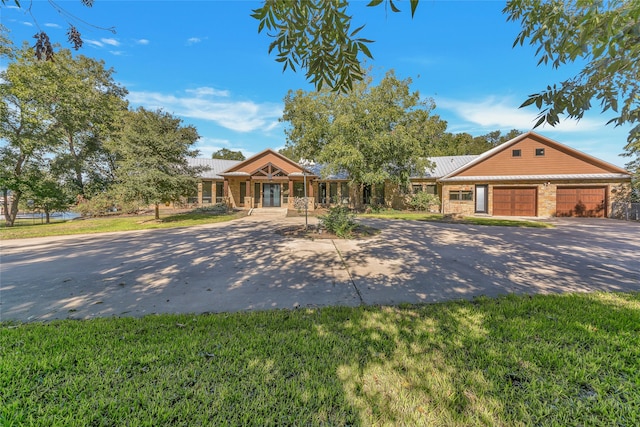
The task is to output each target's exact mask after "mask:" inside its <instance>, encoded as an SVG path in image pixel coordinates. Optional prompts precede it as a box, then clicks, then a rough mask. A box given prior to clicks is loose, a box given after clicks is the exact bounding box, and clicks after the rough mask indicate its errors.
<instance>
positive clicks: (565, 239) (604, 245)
mask: <svg viewBox="0 0 640 427" xmlns="http://www.w3.org/2000/svg"><path fill="white" fill-rule="evenodd" d="M302 221H303V219H302V218H286V219H276V220H272V221H269V222H265V220H264V219H263V218H252V217H247V218H243V219H240V220H236V221H233V222H230V223H222V224H212V225H208V226H199V227H193V228H182V229H167V230H146V231H138V232H125V233H109V234H97V235H82V236H66V237H62V238H47V239H26V240H9V241H2V242H0V245H1V247H2V257H1V258H0V263H1V265H0V320H3V321H7V320H18V321H35V320H51V319H60V318H82V319H85V318H92V317H97V316H142V315H146V314H151V313H177V312H180V313H191V312H193V313H202V312H225V311H239V310H257V309H272V308H289V309H290V308H297V307H315V306H326V305H350V306H356V305H359V304H398V303H402V302H410V303H420V302H434V301H444V300H451V299H460V298H467V299H468V298H472V297H474V296H479V295H487V296H496V295H501V294H506V293H549V292H582V291H593V290H608V291H632V290H633V291H640V224H638V223H628V222H622V221H614V220H602V219H598V220H596V219H593V220H591V219H566V220H560V219H558V220H555V222H556V224H557V228H555V229H532V228H511V227H486V226H469V225H461V224H443V223H428V222H418V221H395V220H364V221H363V222H365V223H367V224H369V225H371V226H374V227H376V228H379V229H381V230H382V232H381V233H380V234H379V235H378V236H376V237H374V238H370V239H363V240H315V241H310V240H305V239H294V238H288V237H283V236H281V235H279V234H276V233H275V232H274V229H275V228H279V227H283V226H285V225H287V224H290V223H291V222H302Z"/></svg>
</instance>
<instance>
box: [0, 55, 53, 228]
mask: <svg viewBox="0 0 640 427" xmlns="http://www.w3.org/2000/svg"><path fill="white" fill-rule="evenodd" d="M14 54H15V57H14V61H13V62H11V63H10V64H9V65H8V66H7V68H6V69H5V70H3V71H0V139H2V140H3V141H4V144H3V145H2V147H0V188H2V189H3V191H4V192H6V193H8V192H9V191H10V192H11V195H12V197H11V203H10V204H9V202H8V198H7V197H5V198H4V211H5V222H6V224H7V225H8V226H11V225H13V223H14V221H15V217H16V215H17V212H18V206H19V204H20V201H21V199H22V196H23V194H24V193H25V192H27V191H28V190H29V188H30V187H32V184H33V183H34V182H35V181H36V180H37V179H38V176H37V174H36V173H35V172H37V171H39V165H41V164H42V163H43V162H44V158H45V155H46V154H47V153H48V152H49V151H50V150H51V148H52V147H55V146H56V145H58V144H59V136H60V132H59V129H57V128H56V127H55V126H54V125H53V124H54V123H55V121H54V119H53V117H52V115H51V109H50V106H49V105H48V104H47V103H46V102H44V101H43V99H42V96H40V93H41V92H45V93H46V92H50V89H51V86H50V84H49V83H48V82H47V79H46V76H48V75H50V74H51V72H52V68H53V64H52V63H50V62H47V63H42V62H40V61H35V60H34V57H33V52H32V51H31V50H30V49H22V50H20V51H18V52H14ZM38 83H41V84H38Z"/></svg>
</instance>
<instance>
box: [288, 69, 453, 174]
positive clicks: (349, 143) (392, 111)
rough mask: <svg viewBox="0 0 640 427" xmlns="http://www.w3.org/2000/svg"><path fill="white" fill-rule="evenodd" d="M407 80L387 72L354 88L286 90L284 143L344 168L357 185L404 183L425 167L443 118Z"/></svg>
mask: <svg viewBox="0 0 640 427" xmlns="http://www.w3.org/2000/svg"><path fill="white" fill-rule="evenodd" d="M410 84H411V80H410V79H406V80H400V79H398V78H397V77H396V76H395V74H394V73H393V71H390V72H388V73H387V74H386V76H385V77H384V78H383V79H382V80H381V81H380V83H379V84H378V85H373V82H372V78H371V77H367V78H366V79H365V80H364V81H362V82H357V83H355V84H354V86H353V90H352V91H350V92H348V93H340V92H335V91H330V90H321V91H319V92H318V91H313V92H304V91H301V90H298V91H296V92H289V93H288V94H287V96H286V98H285V108H284V114H283V121H285V122H288V127H287V129H286V130H285V132H286V135H287V145H288V146H293V147H295V152H296V153H298V154H300V156H301V157H302V158H305V159H309V160H315V161H317V162H320V163H323V164H324V165H325V170H324V173H327V174H332V173H339V172H347V173H348V174H349V177H350V178H351V180H352V181H353V182H355V183H359V184H379V183H383V182H384V181H386V180H391V181H394V182H398V183H403V182H405V183H406V182H408V179H409V177H410V176H411V175H412V174H413V173H415V172H416V171H418V170H422V169H423V168H424V167H425V166H426V160H425V157H426V156H428V155H429V144H430V141H432V140H434V139H436V138H437V137H439V136H440V135H441V134H442V132H444V130H445V128H446V123H445V122H444V121H442V120H440V118H439V117H438V116H434V115H431V112H432V110H433V108H434V104H433V102H432V101H430V100H422V99H421V97H420V94H419V93H418V92H412V91H411V90H410V87H409V86H410Z"/></svg>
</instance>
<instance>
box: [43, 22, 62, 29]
mask: <svg viewBox="0 0 640 427" xmlns="http://www.w3.org/2000/svg"><path fill="white" fill-rule="evenodd" d="M44 26H45V27H48V28H62V27H61V26H60V25H58V24H56V23H53V22H47V23H46V24H44Z"/></svg>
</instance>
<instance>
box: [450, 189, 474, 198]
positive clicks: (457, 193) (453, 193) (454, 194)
mask: <svg viewBox="0 0 640 427" xmlns="http://www.w3.org/2000/svg"><path fill="white" fill-rule="evenodd" d="M449 200H473V191H470V190H449Z"/></svg>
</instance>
